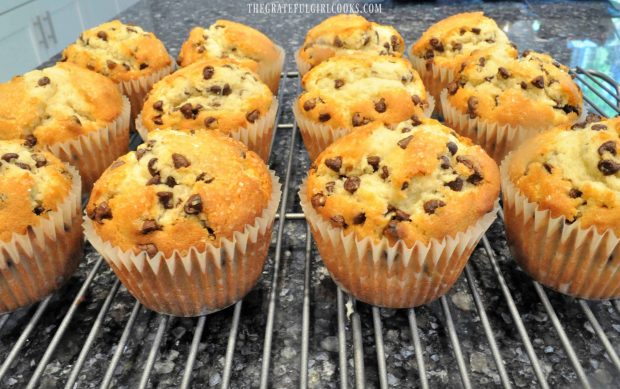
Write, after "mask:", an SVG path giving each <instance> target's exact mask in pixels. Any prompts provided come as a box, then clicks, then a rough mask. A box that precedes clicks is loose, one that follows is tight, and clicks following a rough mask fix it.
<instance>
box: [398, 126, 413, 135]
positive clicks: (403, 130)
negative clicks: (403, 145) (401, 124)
mask: <svg viewBox="0 0 620 389" xmlns="http://www.w3.org/2000/svg"><path fill="white" fill-rule="evenodd" d="M400 132H401V133H403V134H406V133H408V132H411V128H410V127H405V128H403V129H402V130H400Z"/></svg>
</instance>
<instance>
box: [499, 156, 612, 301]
mask: <svg viewBox="0 0 620 389" xmlns="http://www.w3.org/2000/svg"><path fill="white" fill-rule="evenodd" d="M510 160H511V155H510V154H509V155H508V156H507V157H506V159H504V161H503V162H502V165H501V168H500V170H501V174H502V199H503V207H504V219H505V225H506V235H507V238H508V244H509V246H510V249H511V251H512V253H513V256H514V258H515V261H516V262H517V263H518V264H519V266H521V268H523V270H524V271H525V272H527V273H528V274H529V275H530V276H531V277H532V278H534V279H535V280H536V281H538V282H540V283H541V284H543V285H545V286H547V287H549V288H551V289H554V290H556V291H558V292H560V293H564V294H567V295H571V296H574V297H579V298H584V299H591V300H602V299H615V298H619V297H620V238H618V237H617V236H616V235H615V234H614V233H613V231H612V230H607V231H605V233H603V234H601V233H599V232H598V231H597V230H596V228H594V227H590V228H582V227H580V223H579V221H576V222H575V223H572V224H567V223H566V219H565V218H564V216H561V217H552V216H551V212H550V211H549V210H543V209H541V208H540V207H539V206H538V204H536V203H532V202H530V201H529V200H528V199H527V197H525V196H524V195H523V194H522V193H521V192H520V191H519V189H518V188H517V187H516V186H515V185H514V184H513V183H512V181H511V180H510V178H509V176H508V166H509V165H510Z"/></svg>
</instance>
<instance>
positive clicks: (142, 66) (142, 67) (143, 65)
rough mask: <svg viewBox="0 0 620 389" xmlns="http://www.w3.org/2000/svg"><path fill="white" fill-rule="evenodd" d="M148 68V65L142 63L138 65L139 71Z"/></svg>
mask: <svg viewBox="0 0 620 389" xmlns="http://www.w3.org/2000/svg"><path fill="white" fill-rule="evenodd" d="M148 67H149V64H148V63H144V62H143V63H141V64H140V70H144V69H146V68H148Z"/></svg>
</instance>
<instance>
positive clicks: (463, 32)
mask: <svg viewBox="0 0 620 389" xmlns="http://www.w3.org/2000/svg"><path fill="white" fill-rule="evenodd" d="M466 32H467V30H466V29H465V27H461V29H460V30H459V34H460V35H465V33H466Z"/></svg>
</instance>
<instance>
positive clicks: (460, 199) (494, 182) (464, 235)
mask: <svg viewBox="0 0 620 389" xmlns="http://www.w3.org/2000/svg"><path fill="white" fill-rule="evenodd" d="M498 193H499V171H498V168H497V165H496V164H495V162H494V161H493V160H492V159H491V158H490V157H489V156H488V155H487V154H486V153H485V152H484V150H482V149H481V148H480V147H479V146H476V145H473V144H472V143H471V141H470V140H469V139H467V138H461V137H459V136H458V135H456V134H455V133H454V132H453V131H451V130H450V129H449V128H447V127H445V126H443V125H441V124H440V123H439V122H438V121H436V120H434V119H428V118H422V119H420V120H418V121H413V120H406V121H404V122H402V123H399V124H396V125H392V126H385V125H383V124H380V123H372V124H369V125H368V126H366V127H365V128H363V129H360V130H358V131H354V132H352V133H350V134H348V135H346V136H345V137H343V138H340V139H338V140H336V141H335V142H334V143H332V144H331V145H330V146H329V147H328V148H327V149H325V150H324V151H323V152H322V153H321V154H320V155H319V157H318V158H317V159H316V161H314V164H313V165H312V166H311V168H310V171H309V173H308V178H307V180H306V181H304V183H303V184H302V187H301V189H300V198H301V205H302V208H303V210H304V213H305V215H306V219H307V220H308V222H309V224H310V227H311V230H312V235H313V237H314V239H315V240H316V243H317V247H318V249H319V253H320V254H321V257H322V258H323V262H324V263H325V266H326V267H327V269H328V270H329V272H330V273H331V275H332V278H333V279H334V280H335V282H336V283H337V284H338V285H339V286H340V287H341V288H343V289H344V290H346V291H347V292H348V293H351V294H352V295H353V296H355V298H357V299H359V300H362V301H364V302H366V303H369V304H373V305H378V306H382V307H389V308H409V307H414V306H418V305H421V304H426V303H428V302H430V301H432V300H434V299H437V298H438V297H440V296H442V295H443V294H444V293H446V292H447V291H448V289H450V287H451V286H452V285H453V284H454V282H455V281H456V279H457V278H458V276H459V275H460V274H461V271H462V270H463V268H464V266H465V264H466V262H467V260H468V258H469V256H470V255H471V253H472V251H473V250H474V248H475V247H476V244H477V243H478V241H479V239H480V238H481V236H482V234H483V233H484V231H485V230H486V229H487V228H488V227H489V226H490V225H491V223H492V222H493V220H494V219H495V214H496V211H497V205H496V204H497V195H498Z"/></svg>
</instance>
